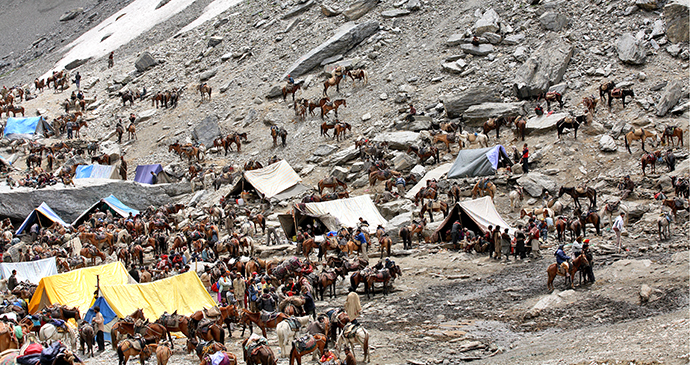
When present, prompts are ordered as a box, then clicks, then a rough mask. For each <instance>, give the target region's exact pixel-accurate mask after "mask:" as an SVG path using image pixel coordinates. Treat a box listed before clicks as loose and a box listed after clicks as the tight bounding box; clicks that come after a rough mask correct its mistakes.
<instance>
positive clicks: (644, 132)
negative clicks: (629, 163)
mask: <svg viewBox="0 0 690 365" xmlns="http://www.w3.org/2000/svg"><path fill="white" fill-rule="evenodd" d="M647 138H651V139H653V140H654V141H655V142H656V141H657V134H656V132H655V131H650V130H649V129H644V128H640V129H633V130H631V131H630V132H628V133H627V134H626V135H625V148H626V149H627V150H628V153H630V154H632V151H630V143H632V141H635V140H638V139H639V140H640V142H642V151H645V152H647V151H646V150H645V149H644V142H645V141H646V140H647Z"/></svg>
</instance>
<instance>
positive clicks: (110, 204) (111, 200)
mask: <svg viewBox="0 0 690 365" xmlns="http://www.w3.org/2000/svg"><path fill="white" fill-rule="evenodd" d="M105 209H109V210H111V211H112V212H114V213H116V214H118V215H120V216H121V217H124V218H127V217H128V216H129V213H132V216H137V215H139V211H138V210H136V209H133V208H130V207H128V206H126V205H124V204H123V203H122V202H121V201H120V200H118V199H117V198H116V197H115V196H113V195H112V194H111V195H110V196H109V197H107V198H104V199H101V200H100V201H98V202H96V204H94V205H92V206H91V207H90V208H89V209H87V210H86V211H84V213H82V214H81V215H80V216H79V217H78V218H77V219H76V220H75V221H74V222H72V226H73V227H77V226H78V225H80V224H81V223H82V222H84V221H85V220H86V219H87V218H88V216H89V214H90V213H93V212H95V211H97V210H105Z"/></svg>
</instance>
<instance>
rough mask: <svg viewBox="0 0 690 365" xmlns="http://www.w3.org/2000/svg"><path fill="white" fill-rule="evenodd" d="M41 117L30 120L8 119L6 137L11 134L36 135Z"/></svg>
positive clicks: (29, 118) (30, 118)
mask: <svg viewBox="0 0 690 365" xmlns="http://www.w3.org/2000/svg"><path fill="white" fill-rule="evenodd" d="M40 121H41V117H28V118H7V125H6V126H5V135H6V136H7V135H9V134H34V133H36V127H37V126H38V122H40Z"/></svg>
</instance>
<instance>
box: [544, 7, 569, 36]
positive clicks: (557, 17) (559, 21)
mask: <svg viewBox="0 0 690 365" xmlns="http://www.w3.org/2000/svg"><path fill="white" fill-rule="evenodd" d="M539 23H541V26H542V27H544V29H546V30H552V31H554V32H558V31H560V30H561V29H563V27H565V26H566V25H568V17H567V16H565V14H562V13H561V12H558V11H547V12H545V13H544V14H542V15H541V16H540V17H539Z"/></svg>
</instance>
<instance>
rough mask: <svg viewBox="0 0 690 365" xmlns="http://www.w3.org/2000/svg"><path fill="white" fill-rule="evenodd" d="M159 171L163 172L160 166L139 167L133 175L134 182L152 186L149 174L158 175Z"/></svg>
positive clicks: (151, 177) (151, 178)
mask: <svg viewBox="0 0 690 365" xmlns="http://www.w3.org/2000/svg"><path fill="white" fill-rule="evenodd" d="M161 171H163V166H161V165H160V164H155V165H139V166H137V169H136V170H135V173H134V181H136V182H138V183H142V184H152V183H153V176H151V172H153V173H154V174H156V175H158V173H160V172H161Z"/></svg>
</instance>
